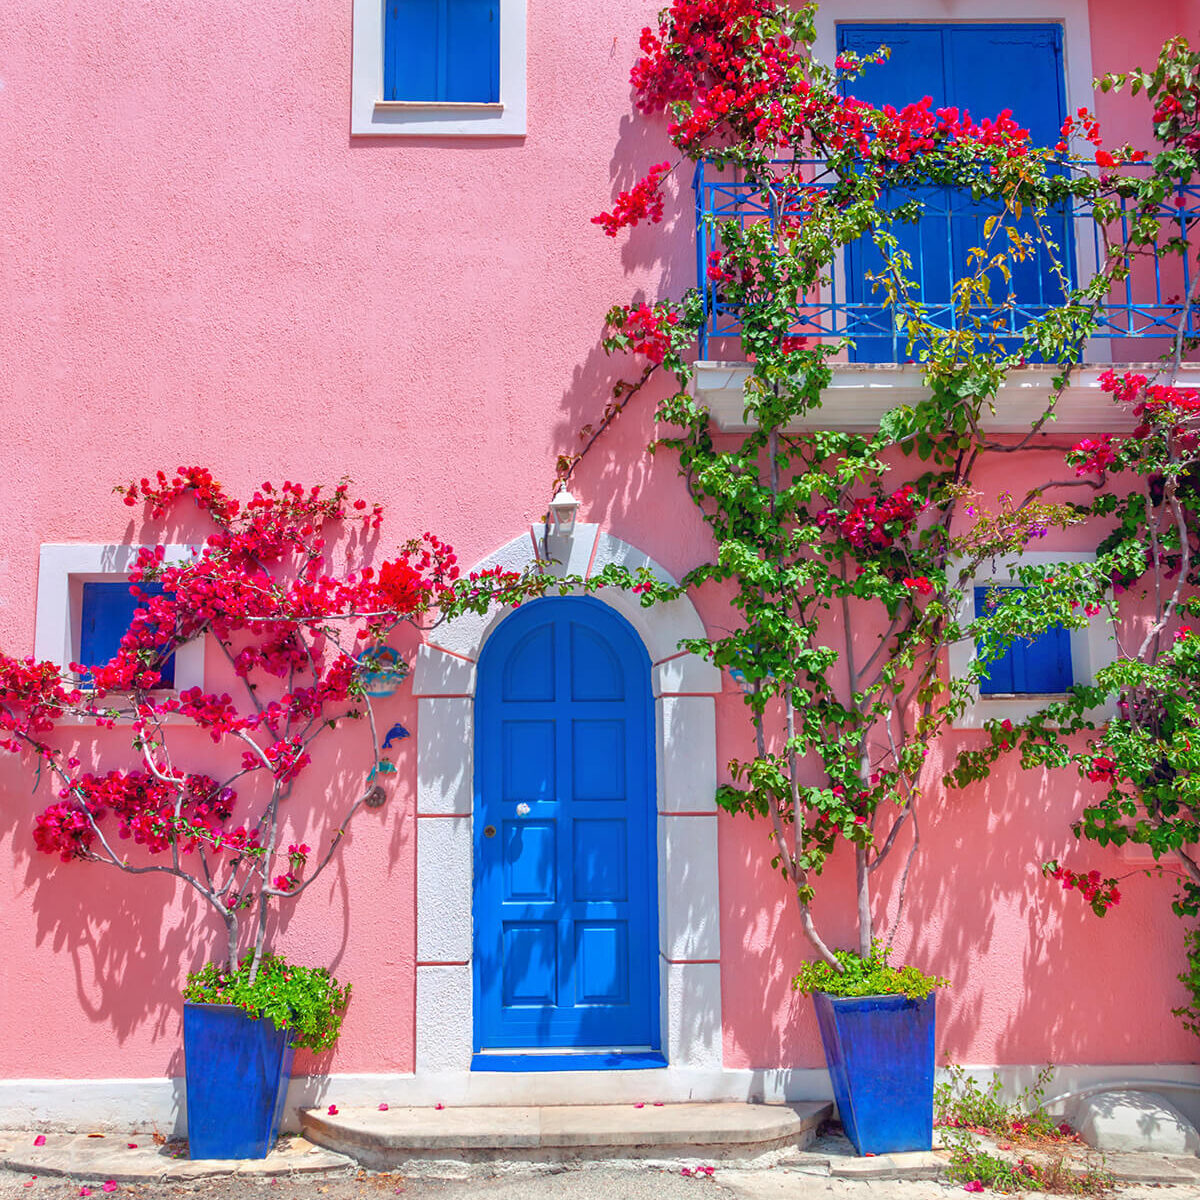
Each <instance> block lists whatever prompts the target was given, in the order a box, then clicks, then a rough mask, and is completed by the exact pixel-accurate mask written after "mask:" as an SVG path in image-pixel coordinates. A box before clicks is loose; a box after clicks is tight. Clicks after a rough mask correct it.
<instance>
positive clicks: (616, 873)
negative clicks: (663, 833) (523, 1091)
mask: <svg viewBox="0 0 1200 1200" xmlns="http://www.w3.org/2000/svg"><path fill="white" fill-rule="evenodd" d="M475 708H476V711H475V720H476V758H475V804H476V809H475V821H474V837H475V896H474V928H475V996H476V1004H475V1014H476V1015H475V1037H476V1050H477V1051H482V1052H485V1053H486V1052H487V1051H497V1050H504V1049H523V1050H537V1051H546V1050H554V1049H559V1050H562V1051H564V1052H578V1051H593V1052H603V1053H605V1054H611V1052H612V1051H614V1050H621V1051H631V1052H633V1051H641V1052H646V1051H651V1050H656V1049H657V1047H658V1045H659V1033H658V1015H657V1010H658V972H657V962H658V948H657V928H658V922H657V916H656V910H657V904H656V894H657V893H656V886H655V865H656V855H655V852H654V846H655V807H656V806H655V802H654V801H655V787H654V782H653V781H654V777H655V776H654V762H653V740H652V733H653V728H654V712H653V701H652V697H651V689H650V662H649V658H648V657H647V655H646V652H645V649H644V648H643V647H642V644H641V642H640V641H639V640H638V638H637V637H636V635H635V634H634V633H633V630H632V629H631V628H630V627H629V626H628V625H627V624H626V622H625V621H624V620H623V619H622V618H621V617H619V616H617V615H616V614H615V613H613V612H612V610H611V609H609V608H608V607H607V606H605V605H603V604H601V603H600V602H598V601H596V600H592V599H589V598H584V597H563V598H559V599H544V600H537V601H534V602H532V603H530V604H527V605H524V606H523V607H521V608H520V609H518V610H517V611H516V612H515V613H513V615H512V616H510V617H508V618H507V619H506V620H505V621H504V623H503V624H502V625H501V626H500V628H499V629H498V630H497V631H496V633H495V634H494V635H493V636H492V638H491V639H490V640H489V641H488V642H487V644H486V646H485V648H484V653H483V654H482V656H481V657H480V661H479V683H478V690H477V693H476V706H475ZM535 1059H538V1056H536V1055H531V1056H530V1060H529V1063H528V1065H530V1066H531V1067H535V1068H536V1067H539V1066H546V1065H549V1062H550V1061H551V1060H548V1059H544V1058H542V1059H540V1060H539V1061H534V1060H535ZM590 1065H601V1064H599V1063H597V1064H590Z"/></svg>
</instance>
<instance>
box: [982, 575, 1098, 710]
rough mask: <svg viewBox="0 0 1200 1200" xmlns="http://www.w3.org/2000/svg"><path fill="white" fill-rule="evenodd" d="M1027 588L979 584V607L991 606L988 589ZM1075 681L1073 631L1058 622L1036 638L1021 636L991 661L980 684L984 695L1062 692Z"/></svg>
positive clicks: (993, 590)
mask: <svg viewBox="0 0 1200 1200" xmlns="http://www.w3.org/2000/svg"><path fill="white" fill-rule="evenodd" d="M1023 590H1024V589H1023V588H996V587H990V586H989V587H977V588H976V589H975V611H976V613H982V612H984V611H985V610H986V609H987V607H988V601H987V598H988V593H989V592H996V591H1005V592H1010V591H1023ZM1074 682H1075V678H1074V675H1073V673H1072V668H1071V634H1070V631H1069V630H1067V629H1066V628H1064V627H1063V626H1062V625H1056V626H1054V627H1052V628H1050V629H1047V630H1046V631H1045V632H1044V633H1040V634H1038V636H1037V637H1035V638H1034V639H1033V640H1032V641H1029V642H1027V641H1024V640H1023V639H1020V638H1018V639H1017V640H1016V641H1015V642H1013V643H1012V645H1010V646H1009V648H1008V649H1007V650H1006V651H1005V652H1004V654H1002V655H1001V656H1000V657H999V658H997V659H994V660H993V661H992V662H990V663H989V664H988V677H987V679H985V680H983V681H982V682H981V683H980V685H979V693H980V695H982V696H1006V695H1018V696H1019V695H1023V694H1046V693H1050V694H1059V693H1062V692H1065V691H1066V690H1067V689H1068V688H1069V687H1070V686H1071V685H1072V684H1073V683H1074Z"/></svg>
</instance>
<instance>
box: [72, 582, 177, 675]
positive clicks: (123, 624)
mask: <svg viewBox="0 0 1200 1200" xmlns="http://www.w3.org/2000/svg"><path fill="white" fill-rule="evenodd" d="M138 586H139V587H140V588H141V590H142V591H143V592H144V593H145V594H146V595H148V596H161V595H162V591H163V588H162V584H160V583H143V584H139V585H138ZM141 607H142V601H141V599H140V598H138V597H137V596H134V595H132V594H131V592H130V591H129V583H128V581H127V580H121V581H120V582H117V583H108V582H104V583H85V584H84V585H83V604H82V608H81V611H80V625H79V661H80V663H81V664H82V665H83V666H85V667H99V666H103V665H104V664H105V663H107V662H110V661H111V660H112V659H113V658H114V657H115V656H116V653H117V651H118V650H120V648H121V639H122V638H123V637H124V636H125V634H126V633H128V632H129V626H130V625H131V624H132V623H133V614H134V613H135V612H136V611H137V610H138V609H139V608H141ZM158 672H159V674H160V675H161V676H162V684H161V686H162V687H165V688H169V687H174V686H175V655H173V654H172V655H171V657H170V658H168V659H167V661H166V662H165V663H163V665H162V666H161V667H159V669H158Z"/></svg>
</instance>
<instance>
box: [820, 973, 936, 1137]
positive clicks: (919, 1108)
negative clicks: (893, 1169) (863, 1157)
mask: <svg viewBox="0 0 1200 1200" xmlns="http://www.w3.org/2000/svg"><path fill="white" fill-rule="evenodd" d="M936 1001H937V996H936V993H932V992H931V993H930V994H929V995H928V996H927V997H926V998H925V999H924V1000H910V999H908V997H907V996H829V995H826V994H825V993H824V992H816V993H814V994H813V1007H814V1008H815V1009H816V1013H817V1024H818V1026H819V1028H820V1031H821V1043H822V1045H823V1046H824V1049H825V1062H826V1065H827V1066H828V1067H829V1077H830V1080H831V1081H832V1083H833V1096H834V1099H835V1100H836V1101H837V1106H838V1115H839V1116H840V1117H841V1119H842V1127H843V1128H844V1129H845V1131H846V1136H847V1137H848V1138H849V1139H850V1140H851V1141H852V1142H853V1143H854V1146H855V1148H856V1149H857V1150H858V1152H859V1154H896V1153H899V1152H901V1151H905V1150H929V1149H931V1148H932V1146H933V1031H934V1019H935V1012H936Z"/></svg>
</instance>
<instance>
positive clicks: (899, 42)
mask: <svg viewBox="0 0 1200 1200" xmlns="http://www.w3.org/2000/svg"><path fill="white" fill-rule="evenodd" d="M880 45H886V46H888V47H890V49H891V52H892V53H891V57H890V59H889V60H888V62H887V63H886V64H883V65H878V66H870V67H867V68H866V71H865V73H864V74H863V76H862V77H861V78H860V79H858V80H855V81H854V82H853V83H852V84H849V85H845V86H846V89H847V90H850V91H852V92H853V94H854V95H856V96H858V97H860V98H861V99H863V100H867V101H869V102H870V103H872V104H874V105H882V104H893V105H895V106H896V107H897V108H900V107H903V106H904V105H905V104H909V103H914V102H917V101H920V100H921V99H922V98H924V97H925V96H929V97H930V99H931V100H932V104H933V108H934V109H935V110H936V109H938V108H944V107H948V106H955V107H958V108H959V109H964V108H965V109H968V110H969V111H970V113H971V115H972V116H973V117H974V118H975V119H976V120H981V119H983V118H984V117H995V116H996V115H997V114H998V113H999V112H1000V111H1001V110H1002V109H1004V108H1011V109H1012V110H1013V114H1014V116H1015V118H1016V119H1017V120H1018V121H1019V122H1020V123H1021V124H1022V125H1024V126H1025V127H1026V128H1028V129H1029V130H1030V133H1031V135H1032V137H1033V140H1034V142H1035V143H1036V144H1039V145H1051V146H1052V145H1054V143H1055V142H1057V141H1058V137H1059V129H1060V127H1061V125H1062V122H1063V118H1064V117H1065V115H1066V92H1065V80H1064V75H1063V62H1062V29H1061V27H1060V26H1057V25H982V24H950V25H906V24H903V23H896V24H890V23H874V24H861V25H839V26H838V48H839V50H852V51H855V52H858V53H867V54H869V53H871V52H873V51H874V50H876V49H877V48H878V47H879V46H880ZM913 199H916V200H919V201H920V202H921V203H922V204H923V205H924V216H923V219H922V220H921V221H920V222H918V223H917V224H915V225H904V224H897V225H896V226H894V227H893V228H892V230H891V232H893V233H894V234H895V235H896V236H897V238H898V239H899V242H900V248H901V249H902V250H904V251H906V252H907V253H908V254H909V255H910V256H911V258H912V269H911V271H910V272H909V274H910V276H911V277H912V278H914V279H916V280H917V282H918V284H919V291H920V297H921V299H922V301H923V302H924V303H925V304H927V305H928V306H930V310H931V311H930V313H929V317H930V319H931V320H934V321H937V322H938V323H941V324H944V325H951V324H953V311H952V304H951V300H952V288H953V284H954V281H955V280H956V279H960V278H962V277H963V276H965V275H967V274H969V273H971V272H972V271H973V270H974V267H973V265H972V263H971V260H970V251H971V250H972V249H973V248H975V247H979V246H982V244H983V242H984V238H983V226H984V222H985V221H986V219H987V218H988V217H989V216H991V215H993V214H994V213H996V212H999V211H1000V206H999V205H997V204H985V203H978V202H975V201H973V200H972V199H971V197H970V195H969V194H968V193H966V192H961V191H957V190H953V189H946V188H907V189H901V188H895V189H890V190H889V191H888V192H887V193H885V196H884V199H883V205H884V206H885V207H896V206H898V205H899V204H902V203H905V202H907V201H909V200H913ZM1044 224H1045V225H1046V226H1047V228H1048V229H1049V230H1050V231H1051V232H1050V236H1051V237H1053V239H1054V240H1055V241H1057V242H1058V243H1059V244H1060V245H1061V246H1063V247H1064V248H1065V257H1066V259H1067V261H1068V262H1073V249H1072V246H1073V242H1072V229H1071V223H1070V222H1069V221H1068V220H1067V218H1066V214H1065V210H1064V211H1059V212H1056V213H1051V214H1049V216H1048V218H1047V219H1046V220H1045V222H1044ZM1015 227H1016V228H1018V229H1020V230H1021V232H1023V233H1028V234H1032V233H1034V232H1035V229H1036V226H1035V224H1034V222H1033V220H1032V218H1031V217H1028V216H1026V217H1024V218H1023V219H1022V220H1021V221H1020V222H1016V223H1015ZM882 267H883V258H882V255H881V254H880V253H879V251H878V250H877V249H876V248H875V246H874V244H873V243H872V241H871V239H870V238H863V239H861V240H860V241H859V242H857V243H855V244H854V245H852V246H850V247H848V248H847V253H846V300H847V303H848V304H849V305H851V306H853V307H852V309H851V311H850V312H849V313H848V314H847V319H848V324H849V325H850V329H851V333H852V334H854V335H855V337H856V348H855V351H854V355H853V357H854V359H855V361H859V362H897V361H904V360H905V359H906V358H908V357H909V353H908V350H907V345H906V343H905V342H904V340H903V339H902V337H901V336H900V333H899V332H898V331H897V330H896V329H895V328H894V327H893V325H892V322H891V317H890V314H888V313H887V312H882V313H881V312H879V311H878V308H879V305H880V303H881V298H882V293H880V292H876V291H874V290H873V289H872V287H871V285H870V284H869V283H868V282H867V275H868V274H877V273H879V271H880V270H881V269H882ZM995 286H996V287H1000V286H1002V283H1001V281H997V283H996V285H995ZM1012 286H1013V293H1014V295H1015V296H1016V299H1017V303H1018V304H1020V305H1024V306H1028V307H1029V308H1031V309H1032V310H1034V312H1035V313H1036V310H1037V309H1039V308H1045V307H1046V306H1049V305H1053V304H1055V303H1059V302H1061V300H1062V298H1063V294H1064V293H1063V288H1062V285H1061V283H1060V282H1059V281H1058V279H1057V278H1056V277H1055V275H1054V274H1053V272H1052V271H1051V269H1050V267H1049V265H1048V262H1047V261H1046V260H1045V258H1044V257H1042V256H1038V257H1034V256H1031V257H1030V258H1028V259H1026V260H1025V261H1024V262H1019V263H1016V264H1015V265H1014V267H1013V285H1012ZM993 294H994V295H995V297H996V299H997V300H998V301H999V300H1001V299H1003V297H1002V295H1001V294H1000V293H999V292H996V291H995V288H994V289H993ZM1022 323H1023V320H1022V319H1021V318H1019V317H1015V318H1014V328H1020V326H1021V324H1022Z"/></svg>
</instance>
